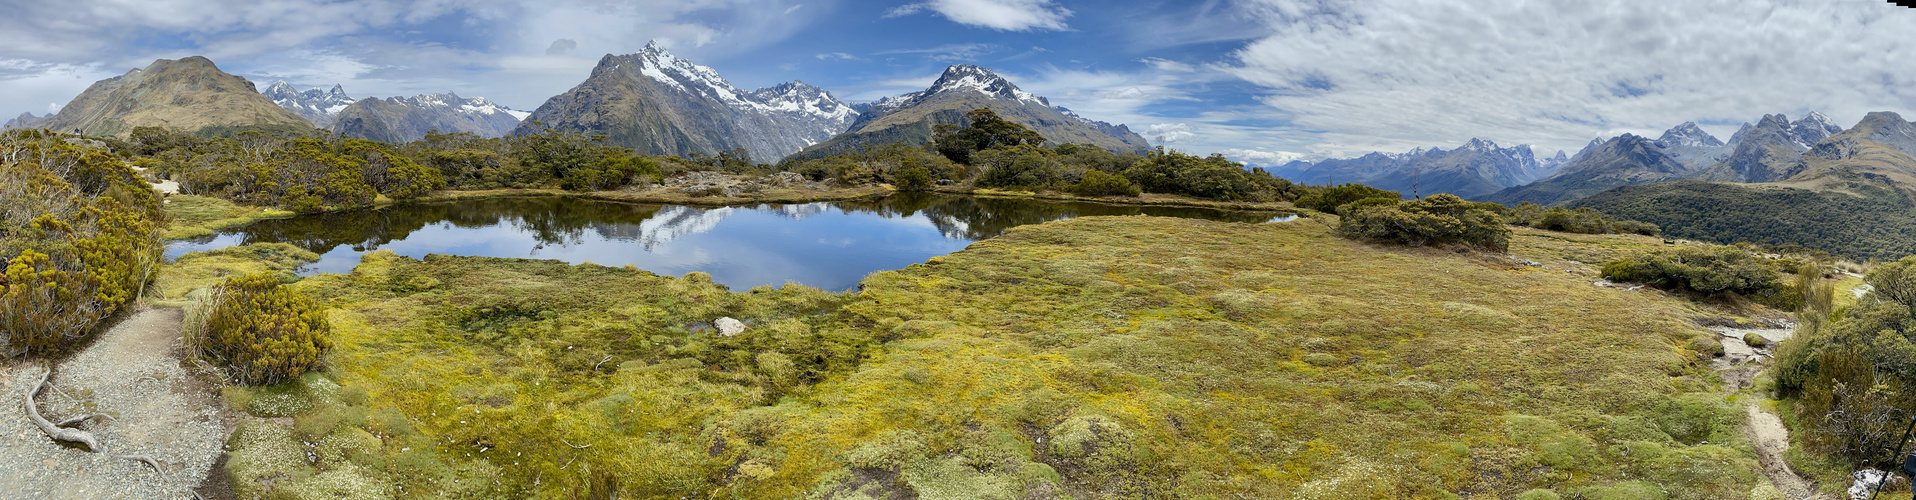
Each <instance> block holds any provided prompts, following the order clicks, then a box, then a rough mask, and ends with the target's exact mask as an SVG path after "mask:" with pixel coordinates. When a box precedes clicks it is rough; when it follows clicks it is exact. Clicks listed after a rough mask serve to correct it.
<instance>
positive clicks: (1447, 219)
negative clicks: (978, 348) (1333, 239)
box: [1337, 194, 1510, 252]
mask: <svg viewBox="0 0 1916 500" xmlns="http://www.w3.org/2000/svg"><path fill="white" fill-rule="evenodd" d="M1372 200H1377V201H1372ZM1347 205H1348V206H1351V208H1349V209H1347V210H1344V211H1343V212H1344V213H1343V214H1342V215H1343V217H1342V220H1341V221H1339V222H1338V226H1337V232H1338V234H1341V235H1343V236H1344V237H1347V238H1352V239H1360V240H1368V241H1377V242H1388V243H1398V244H1404V245H1410V246H1422V245H1435V244H1463V245H1468V246H1471V247H1476V248H1480V249H1484V250H1489V251H1494V252H1502V251H1505V250H1506V249H1507V248H1508V247H1509V246H1510V228H1508V227H1505V226H1504V224H1503V221H1502V220H1501V219H1499V218H1498V217H1497V214H1496V213H1493V212H1491V211H1489V210H1485V209H1483V208H1480V207H1478V206H1476V204H1474V203H1471V202H1468V201H1464V199H1463V198H1458V197H1456V196H1455V195H1449V194H1439V195H1435V196H1429V197H1425V198H1424V199H1422V200H1415V201H1395V202H1393V200H1391V199H1389V198H1370V199H1365V200H1360V201H1359V202H1356V203H1349V204H1347Z"/></svg>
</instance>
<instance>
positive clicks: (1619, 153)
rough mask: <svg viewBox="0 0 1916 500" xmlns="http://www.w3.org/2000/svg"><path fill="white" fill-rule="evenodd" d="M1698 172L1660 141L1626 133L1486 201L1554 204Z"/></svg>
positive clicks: (1492, 195)
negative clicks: (1549, 173)
mask: <svg viewBox="0 0 1916 500" xmlns="http://www.w3.org/2000/svg"><path fill="white" fill-rule="evenodd" d="M1665 135H1666V136H1668V135H1669V134H1665ZM1694 171H1695V170H1694V169H1692V168H1691V167H1689V166H1686V165H1684V164H1683V163H1682V162H1680V161H1678V160H1677V158H1676V157H1674V156H1671V155H1670V154H1667V153H1665V152H1664V149H1663V148H1662V147H1659V146H1658V145H1657V143H1656V141H1652V140H1650V139H1649V138H1646V137H1643V136H1638V135H1633V134H1623V135H1620V136H1617V137H1616V138H1613V139H1610V140H1608V141H1604V142H1600V143H1594V145H1593V146H1590V147H1586V148H1584V149H1583V151H1581V152H1578V153H1577V156H1574V157H1571V158H1570V161H1569V163H1567V164H1565V165H1564V166H1563V170H1562V171H1561V172H1558V173H1557V174H1555V175H1552V176H1550V177H1548V178H1545V179H1543V180H1539V181H1537V182H1533V183H1530V184H1525V185H1522V186H1517V187H1512V188H1508V189H1504V190H1502V191H1498V192H1496V193H1493V194H1490V195H1489V196H1486V197H1484V200H1485V201H1494V202H1497V203H1502V204H1505V205H1514V204H1517V203H1522V202H1526V201H1528V202H1532V203H1538V204H1543V205H1552V204H1557V203H1562V202H1566V201H1570V200H1575V199H1577V198H1582V197H1585V196H1590V195H1593V194H1597V193H1600V192H1603V191H1607V190H1610V189H1612V188H1616V187H1619V186H1630V185H1636V184H1646V183H1651V182H1657V181H1665V180H1673V179H1681V178H1684V177H1686V176H1688V175H1690V174H1691V173H1693V172H1694Z"/></svg>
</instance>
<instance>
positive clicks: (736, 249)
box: [166, 195, 1281, 290]
mask: <svg viewBox="0 0 1916 500" xmlns="http://www.w3.org/2000/svg"><path fill="white" fill-rule="evenodd" d="M1093 215H1155V216H1161V217H1185V218H1198V219H1208V220H1219V221H1233V222H1253V223H1255V222H1266V221H1271V220H1274V219H1277V218H1279V216H1280V215H1281V214H1274V213H1270V212H1238V211H1227V210H1213V209H1202V208H1177V207H1142V206H1123V205H1100V204H1093V203H1072V202H1058V201H1044V200H1024V199H1001V198H972V197H962V196H939V195H893V196H890V197H886V198H883V199H877V200H856V201H835V202H820V203H803V204H785V205H769V204H768V205H753V206H734V207H690V206H681V205H656V204H632V203H615V202H605V201H593V200H580V199H573V198H556V197H535V198H489V199H479V200H462V201H449V202H434V203H415V204H405V205H397V206H390V207H385V208H379V209H367V210H354V211H346V212H336V213H328V214H320V215H309V216H300V217H294V218H288V219H272V220H263V221H259V222H255V223H252V224H249V225H246V226H241V227H238V228H233V229H229V230H227V231H225V232H222V233H219V234H216V235H213V236H208V237H203V238H198V239H194V240H184V241H176V242H173V243H172V244H171V245H170V246H168V247H167V252H166V256H167V258H168V259H169V260H170V259H173V258H176V257H178V256H180V255H183V254H186V253H187V252H194V251H201V250H211V249H217V248H224V247H229V246H235V245H245V244H251V243H273V242H284V243H291V244H293V245H296V246H299V247H301V248H305V249H307V250H311V251H313V252H315V253H318V254H320V260H319V262H316V263H313V264H309V265H307V266H305V267H304V268H302V269H301V270H300V273H301V274H307V275H310V274H315V273H349V272H352V269H353V266H355V265H358V264H359V257H360V255H363V254H365V253H367V252H372V251H375V250H381V249H385V250H392V251H394V252H397V253H398V254H400V255H405V256H408V257H413V258H421V257H424V256H425V255H426V254H445V255H472V256H488V257H520V258H534V259H557V260H562V261H566V262H571V263H575V264H576V263H582V262H592V263H596V264H600V265H607V266H615V267H616V266H624V265H627V264H631V265H634V266H638V268H640V269H644V270H647V271H651V272H654V273H658V274H664V275H674V276H678V275H683V274H685V273H687V272H691V271H704V272H707V273H711V275H712V279H713V281H716V282H718V283H721V284H724V285H726V286H728V287H731V288H732V289H733V290H744V289H747V288H751V287H754V286H758V285H773V286H779V285H783V284H785V283H787V282H797V283H803V284H806V285H809V286H814V287H818V288H822V289H825V290H847V289H851V288H853V287H856V286H857V285H858V282H859V281H860V280H862V279H864V277H865V275H867V274H871V273H872V272H874V271H884V270H891V269H899V268H903V267H905V266H908V265H911V264H916V263H920V262H924V261H925V259H928V258H931V257H934V256H938V255H945V254H949V253H952V252H956V251H958V250H960V249H963V248H965V246H966V245H969V244H971V242H974V241H978V240H981V239H985V238H990V237H992V236H997V235H999V234H1002V233H1004V231H1005V230H1006V229H1009V228H1012V227H1015V226H1021V225H1025V224H1037V223H1040V222H1046V221H1053V220H1060V219H1070V218H1074V217H1083V216H1093Z"/></svg>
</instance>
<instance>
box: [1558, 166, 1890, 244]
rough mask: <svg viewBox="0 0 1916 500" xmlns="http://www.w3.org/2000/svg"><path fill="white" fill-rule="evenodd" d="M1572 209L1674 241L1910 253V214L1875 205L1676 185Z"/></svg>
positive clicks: (1784, 192)
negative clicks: (1652, 229) (1648, 228)
mask: <svg viewBox="0 0 1916 500" xmlns="http://www.w3.org/2000/svg"><path fill="white" fill-rule="evenodd" d="M1571 205H1572V206H1575V207H1581V208H1592V209H1596V210H1599V211H1602V212H1603V213H1607V214H1613V215H1617V216H1620V217H1625V218H1630V219H1636V220H1641V221H1645V222H1651V223H1655V224H1656V225H1658V226H1660V227H1662V228H1663V232H1664V233H1665V234H1667V235H1669V236H1674V237H1680V238H1690V239H1696V240H1704V241H1715V242H1721V243H1729V242H1751V243H1758V244H1763V245H1769V246H1773V247H1779V248H1780V249H1782V250H1786V251H1787V250H1794V249H1800V248H1813V249H1818V250H1824V251H1828V252H1830V253H1832V254H1836V255H1841V256H1844V257H1849V258H1853V259H1859V260H1861V259H1877V260H1888V259H1895V258H1900V257H1902V256H1905V255H1911V254H1916V238H1911V237H1910V235H1911V234H1916V207H1911V206H1909V205H1907V204H1902V203H1894V202H1890V201H1885V200H1882V199H1870V198H1859V197H1855V196H1848V195H1844V194H1833V193H1819V192H1814V191H1808V190H1802V189H1789V188H1754V187H1747V186H1739V185H1733V184H1722V183H1711V182H1697V181H1680V182H1669V183H1658V184H1646V185H1642V186H1628V187H1622V188H1617V189H1613V190H1610V191H1605V192H1603V193H1599V194H1597V195H1595V196H1591V197H1589V198H1584V199H1582V200H1578V201H1576V202H1574V203H1572V204H1571Z"/></svg>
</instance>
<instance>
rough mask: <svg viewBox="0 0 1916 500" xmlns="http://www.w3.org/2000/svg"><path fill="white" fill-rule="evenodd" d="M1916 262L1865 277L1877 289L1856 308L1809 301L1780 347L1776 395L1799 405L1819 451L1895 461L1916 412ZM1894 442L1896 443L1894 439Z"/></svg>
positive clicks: (1852, 461) (1862, 460) (1864, 460)
mask: <svg viewBox="0 0 1916 500" xmlns="http://www.w3.org/2000/svg"><path fill="white" fill-rule="evenodd" d="M1912 270H1916V257H1905V258H1903V259H1902V260H1898V261H1896V262H1893V263H1889V264H1885V265H1883V266H1880V267H1878V268H1877V269H1876V270H1874V271H1871V272H1870V273H1869V274H1868V275H1867V276H1865V277H1864V282H1865V283H1867V284H1869V285H1870V286H1871V287H1872V289H1871V290H1870V291H1869V292H1868V293H1867V294H1866V295H1864V296H1863V297H1862V298H1860V299H1859V300H1857V302H1856V305H1854V306H1850V307H1848V308H1844V309H1834V308H1832V307H1831V304H1830V302H1829V301H1827V300H1824V299H1820V298H1818V295H1820V294H1816V293H1812V294H1808V295H1809V296H1810V298H1809V300H1806V301H1805V304H1806V307H1804V312H1803V315H1802V316H1803V318H1804V321H1803V322H1802V325H1801V326H1800V327H1799V328H1798V331H1797V333H1796V335H1794V336H1792V337H1791V338H1789V339H1788V340H1785V341H1783V342H1782V343H1781V344H1780V345H1779V346H1778V347H1777V355H1776V369H1775V373H1776V390H1777V392H1778V393H1779V394H1781V395H1783V396H1786V397H1790V398H1792V399H1793V400H1794V402H1795V404H1794V405H1793V406H1792V407H1793V409H1794V410H1795V413H1796V415H1795V416H1796V417H1797V421H1800V422H1806V423H1809V424H1810V425H1808V426H1806V427H1808V428H1807V429H1801V432H1802V435H1803V436H1804V438H1805V439H1804V440H1805V441H1806V442H1808V443H1810V444H1811V446H1812V449H1814V450H1815V451H1817V452H1820V453H1825V454H1829V455H1832V456H1834V457H1837V458H1838V459H1839V460H1841V461H1843V462H1845V463H1847V464H1849V465H1853V466H1877V467H1881V466H1884V465H1891V466H1893V464H1885V463H1883V462H1880V461H1881V460H1884V459H1886V458H1891V459H1893V458H1895V457H1891V456H1890V454H1889V452H1888V451H1887V450H1893V449H1895V448H1896V447H1897V446H1898V445H1899V443H1897V442H1896V439H1897V438H1898V437H1901V436H1902V434H1901V431H1900V429H1898V427H1900V426H1902V425H1903V424H1904V423H1906V422H1907V419H1908V418H1909V413H1908V412H1909V410H1908V409H1909V408H1911V407H1913V406H1916V341H1913V340H1912V339H1916V312H1912V307H1913V306H1916V296H1912V294H1911V293H1910V292H1911V291H1912V289H1911V288H1910V285H1911V284H1912V281H1913V280H1912V276H1911V274H1912ZM1892 436H1895V437H1892Z"/></svg>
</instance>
